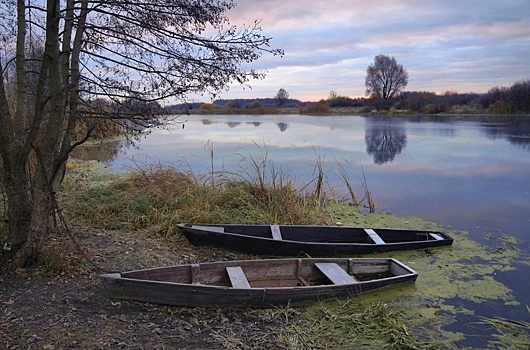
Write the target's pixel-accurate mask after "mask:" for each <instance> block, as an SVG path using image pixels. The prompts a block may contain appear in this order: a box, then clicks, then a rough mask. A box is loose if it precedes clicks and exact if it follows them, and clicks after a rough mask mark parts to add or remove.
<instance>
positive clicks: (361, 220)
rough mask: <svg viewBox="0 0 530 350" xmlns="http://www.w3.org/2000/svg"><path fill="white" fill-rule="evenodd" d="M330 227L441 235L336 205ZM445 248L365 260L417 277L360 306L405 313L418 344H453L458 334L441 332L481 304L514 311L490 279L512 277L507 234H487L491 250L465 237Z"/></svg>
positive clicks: (513, 252)
mask: <svg viewBox="0 0 530 350" xmlns="http://www.w3.org/2000/svg"><path fill="white" fill-rule="evenodd" d="M327 209H328V210H329V211H330V218H331V222H330V224H333V222H335V223H336V222H339V223H340V224H342V225H351V226H368V227H395V228H410V229H425V230H436V231H447V230H444V229H443V227H441V226H440V225H438V224H435V223H431V222H426V221H423V220H421V219H419V218H412V217H405V218H399V217H396V216H394V215H390V214H382V213H374V214H363V213H362V212H361V210H362V209H361V208H358V207H354V206H350V205H344V204H337V203H334V204H333V205H330V206H328V208H327ZM448 233H449V234H450V235H451V236H452V237H453V238H454V243H453V246H451V247H445V248H436V249H427V250H418V251H404V252H390V253H384V254H370V256H390V257H393V258H396V259H398V260H400V261H403V262H404V263H406V264H408V265H409V266H410V267H412V268H413V269H415V270H416V271H417V272H418V274H419V277H418V279H417V281H416V283H415V285H414V286H413V288H409V287H407V288H400V289H398V290H396V289H392V288H391V289H385V290H382V291H379V292H376V293H371V294H367V295H364V296H362V297H361V298H359V300H361V301H362V305H373V304H374V303H377V302H384V303H388V305H389V307H390V308H391V309H392V308H394V309H395V310H407V311H406V313H405V315H406V318H407V321H408V324H409V325H410V327H411V328H412V329H421V330H422V332H421V333H422V335H423V337H424V338H429V339H430V340H431V341H435V340H437V339H445V340H448V339H449V340H450V341H451V342H456V341H459V340H462V339H464V338H465V335H464V334H463V333H460V332H448V331H446V330H444V327H445V326H448V325H451V324H453V323H454V322H455V321H456V317H457V315H459V314H469V315H474V314H475V311H474V310H473V306H476V304H480V303H486V302H497V303H498V302H501V303H503V304H504V305H506V306H517V305H519V303H518V302H517V300H516V299H515V298H514V296H513V294H512V291H511V290H510V289H509V288H508V287H506V286H505V285H504V284H502V283H500V282H499V281H497V280H496V279H495V276H496V275H497V274H501V273H503V272H505V271H512V270H514V269H515V265H516V264H517V263H519V262H520V261H519V260H520V257H521V251H520V250H519V249H518V247H517V246H518V244H520V243H521V242H520V241H519V240H517V239H516V238H514V237H512V236H510V235H508V234H505V233H503V234H498V235H496V234H491V236H492V240H495V245H494V246H493V248H491V247H486V246H484V245H481V244H479V243H478V242H475V241H473V240H471V239H470V238H468V234H467V233H466V232H459V231H449V232H448Z"/></svg>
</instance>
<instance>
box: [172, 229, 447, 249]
mask: <svg viewBox="0 0 530 350" xmlns="http://www.w3.org/2000/svg"><path fill="white" fill-rule="evenodd" d="M177 226H178V228H179V230H180V231H181V232H182V233H183V234H184V236H186V238H187V239H188V240H189V241H190V242H191V243H192V244H194V245H210V246H215V247H223V248H226V249H231V250H237V251H241V252H245V253H249V254H259V255H274V256H300V254H307V255H308V256H310V257H317V256H328V257H332V256H341V255H344V256H347V255H350V256H351V255H352V254H365V253H374V252H388V251H396V250H412V249H424V248H434V247H440V246H447V245H451V244H452V243H453V239H452V238H451V237H450V236H449V235H447V234H445V233H443V232H429V231H417V230H404V229H390V228H380V229H372V228H359V227H347V226H294V225H293V226H278V225H270V226H268V225H232V224H226V225H203V224H200V225H195V224H179V225H177Z"/></svg>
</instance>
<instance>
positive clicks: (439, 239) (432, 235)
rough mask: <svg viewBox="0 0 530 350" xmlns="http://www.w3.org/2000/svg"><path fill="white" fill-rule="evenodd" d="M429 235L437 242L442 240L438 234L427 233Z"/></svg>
mask: <svg viewBox="0 0 530 350" xmlns="http://www.w3.org/2000/svg"><path fill="white" fill-rule="evenodd" d="M429 235H431V237H432V238H434V239H435V240H437V241H441V240H443V239H444V238H443V236H442V235H441V234H438V233H429Z"/></svg>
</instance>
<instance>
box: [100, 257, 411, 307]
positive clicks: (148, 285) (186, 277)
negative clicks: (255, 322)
mask: <svg viewBox="0 0 530 350" xmlns="http://www.w3.org/2000/svg"><path fill="white" fill-rule="evenodd" d="M417 276H418V275H417V273H416V272H415V271H414V270H412V269H411V268H409V267H408V266H406V265H404V264H403V263H401V262H399V261H397V260H395V259H391V258H319V259H318V258H317V259H313V258H305V259H296V258H290V259H267V260H241V261H220V262H209V263H202V264H191V265H178V266H169V267H160V268H154V269H147V270H137V271H130V272H123V273H111V274H105V275H102V276H101V278H102V280H103V282H104V286H105V288H106V290H107V292H108V294H109V296H110V297H111V298H116V299H125V300H136V301H143V302H148V303H156V304H166V305H178V306H192V307H193V306H202V307H226V306H230V307H270V306H273V305H288V304H289V305H291V304H299V303H304V302H310V301H316V300H319V299H324V298H331V297H347V296H354V295H358V294H361V293H365V292H369V291H371V290H374V289H377V288H381V287H385V286H389V285H393V284H397V283H402V282H412V281H415V280H416V278H417Z"/></svg>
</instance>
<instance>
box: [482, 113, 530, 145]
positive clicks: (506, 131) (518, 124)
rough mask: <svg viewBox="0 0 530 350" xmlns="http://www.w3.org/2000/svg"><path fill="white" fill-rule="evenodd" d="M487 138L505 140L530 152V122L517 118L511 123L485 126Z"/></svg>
mask: <svg viewBox="0 0 530 350" xmlns="http://www.w3.org/2000/svg"><path fill="white" fill-rule="evenodd" d="M484 130H485V134H486V137H488V138H490V139H493V140H496V139H498V138H505V139H506V140H508V142H510V143H511V144H513V145H516V146H518V147H520V148H522V149H524V150H527V151H530V122H529V121H528V120H526V119H522V118H517V119H515V120H512V121H511V122H510V123H488V124H484Z"/></svg>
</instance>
